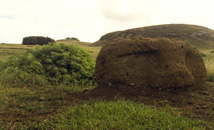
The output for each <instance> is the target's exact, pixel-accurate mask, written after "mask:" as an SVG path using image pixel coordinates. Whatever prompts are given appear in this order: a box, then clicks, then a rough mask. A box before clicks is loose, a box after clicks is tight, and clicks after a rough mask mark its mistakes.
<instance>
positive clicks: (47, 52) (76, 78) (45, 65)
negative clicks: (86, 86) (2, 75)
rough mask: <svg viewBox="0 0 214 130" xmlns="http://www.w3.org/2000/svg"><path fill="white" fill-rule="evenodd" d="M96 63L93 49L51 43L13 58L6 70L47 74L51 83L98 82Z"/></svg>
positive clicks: (46, 76) (46, 77) (8, 71)
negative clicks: (96, 79)
mask: <svg viewBox="0 0 214 130" xmlns="http://www.w3.org/2000/svg"><path fill="white" fill-rule="evenodd" d="M94 67H95V63H94V61H93V59H92V58H91V54H90V52H89V51H86V50H83V49H81V48H79V47H78V46H76V45H70V46H68V45H63V44H56V43H51V44H49V45H45V46H43V47H38V46H37V47H36V48H34V49H31V50H29V51H27V52H26V53H25V54H24V55H21V56H17V57H13V58H11V59H10V60H9V61H8V63H7V68H6V69H5V71H6V72H7V73H12V72H14V71H15V70H16V71H17V70H19V71H20V72H22V73H23V72H24V73H28V74H37V75H41V76H43V77H45V79H46V80H47V81H48V82H50V83H51V84H59V83H65V84H70V83H75V84H78V83H81V84H82V83H83V82H84V83H91V82H94Z"/></svg>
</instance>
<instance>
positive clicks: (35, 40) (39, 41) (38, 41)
mask: <svg viewBox="0 0 214 130" xmlns="http://www.w3.org/2000/svg"><path fill="white" fill-rule="evenodd" d="M49 42H55V40H53V39H51V38H49V37H41V36H29V37H25V38H23V41H22V44H23V45H46V44H48V43H49Z"/></svg>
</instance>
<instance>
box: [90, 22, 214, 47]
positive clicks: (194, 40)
mask: <svg viewBox="0 0 214 130" xmlns="http://www.w3.org/2000/svg"><path fill="white" fill-rule="evenodd" d="M136 36H142V37H147V38H161V37H165V38H176V39H180V40H185V41H189V42H190V44H192V45H194V46H197V47H207V46H210V45H212V46H214V42H213V40H214V30H211V29H209V28H206V27H202V26H197V25H188V24H165V25H156V26H148V27H141V28H134V29H128V30H125V31H116V32H112V33H108V34H105V35H103V36H102V37H101V38H100V40H99V41H97V42H95V43H94V44H93V45H94V46H103V45H105V44H106V43H108V42H109V41H111V40H114V39H117V38H132V37H136Z"/></svg>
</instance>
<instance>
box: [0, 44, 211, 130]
mask: <svg viewBox="0 0 214 130" xmlns="http://www.w3.org/2000/svg"><path fill="white" fill-rule="evenodd" d="M67 44H69V43H67ZM25 47H26V48H27V49H26V50H22V52H21V53H19V54H14V55H19V56H15V57H13V58H9V56H8V55H7V52H14V53H15V52H16V51H14V50H13V51H12V50H8V49H6V51H7V52H5V55H1V53H0V58H1V61H0V129H194V130H201V129H210V128H212V127H211V126H212V122H209V121H204V120H202V119H193V118H191V117H190V116H189V117H184V116H181V115H180V114H179V111H177V109H176V108H174V107H171V106H169V105H168V106H166V107H163V108H161V107H155V106H147V105H144V104H143V103H138V102H133V101H128V100H121V99H120V100H117V101H99V100H97V101H96V100H88V101H82V100H77V99H70V98H68V96H69V95H72V94H75V93H76V92H82V91H87V90H91V89H94V88H96V86H97V85H96V83H94V82H93V81H94V79H93V76H94V72H93V71H92V70H93V68H94V65H95V63H94V61H93V60H94V59H95V58H96V55H97V54H98V52H99V50H100V47H89V46H86V44H84V45H83V46H81V47H82V48H85V49H89V50H90V51H91V52H92V53H93V55H92V56H93V59H92V58H91V56H90V52H89V51H85V50H83V49H80V48H79V47H77V46H75V45H71V46H66V45H62V44H50V45H46V46H43V47H34V46H29V47H27V46H23V45H22V47H20V48H25ZM17 48H18V47H16V50H21V49H17ZM30 48H33V49H30ZM200 51H201V52H203V54H204V55H206V57H204V61H205V63H206V67H207V71H208V77H209V74H210V77H211V75H214V73H211V72H214V68H213V67H212V66H213V65H212V63H213V62H214V61H213V58H214V57H212V55H213V54H212V53H210V51H211V50H209V51H207V50H203V49H201V50H200ZM0 52H1V50H0ZM51 52H52V53H51ZM22 54H23V55H22ZM71 55H72V56H71ZM7 56H8V57H7ZM70 56H71V57H70ZM4 57H7V58H4ZM69 58H70V59H69ZM85 58H86V59H85ZM2 59H3V60H2ZM56 59H58V60H59V59H60V60H59V61H60V62H57V61H58V60H56ZM71 61H75V62H73V64H71ZM23 63H26V64H23ZM69 65H70V67H73V66H75V67H74V68H73V69H74V70H75V71H74V73H73V74H75V73H76V75H73V76H72V73H68V74H66V73H65V72H69V71H68V70H64V69H63V68H67V66H69ZM65 66H66V67H65ZM84 67H86V68H84ZM78 69H79V70H78ZM47 71H50V72H51V73H47ZM79 72H80V73H79ZM88 72H90V73H88ZM78 74H82V75H83V76H79V75H78ZM67 75H69V76H70V77H67ZM211 79H213V80H209V81H214V76H213V78H211ZM88 80H91V81H92V82H87V81H88ZM68 81H69V82H68ZM70 81H71V82H70ZM72 81H74V82H72Z"/></svg>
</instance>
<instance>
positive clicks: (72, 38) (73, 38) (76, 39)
mask: <svg viewBox="0 0 214 130" xmlns="http://www.w3.org/2000/svg"><path fill="white" fill-rule="evenodd" d="M71 40H75V41H80V40H79V39H78V38H75V37H71Z"/></svg>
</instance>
